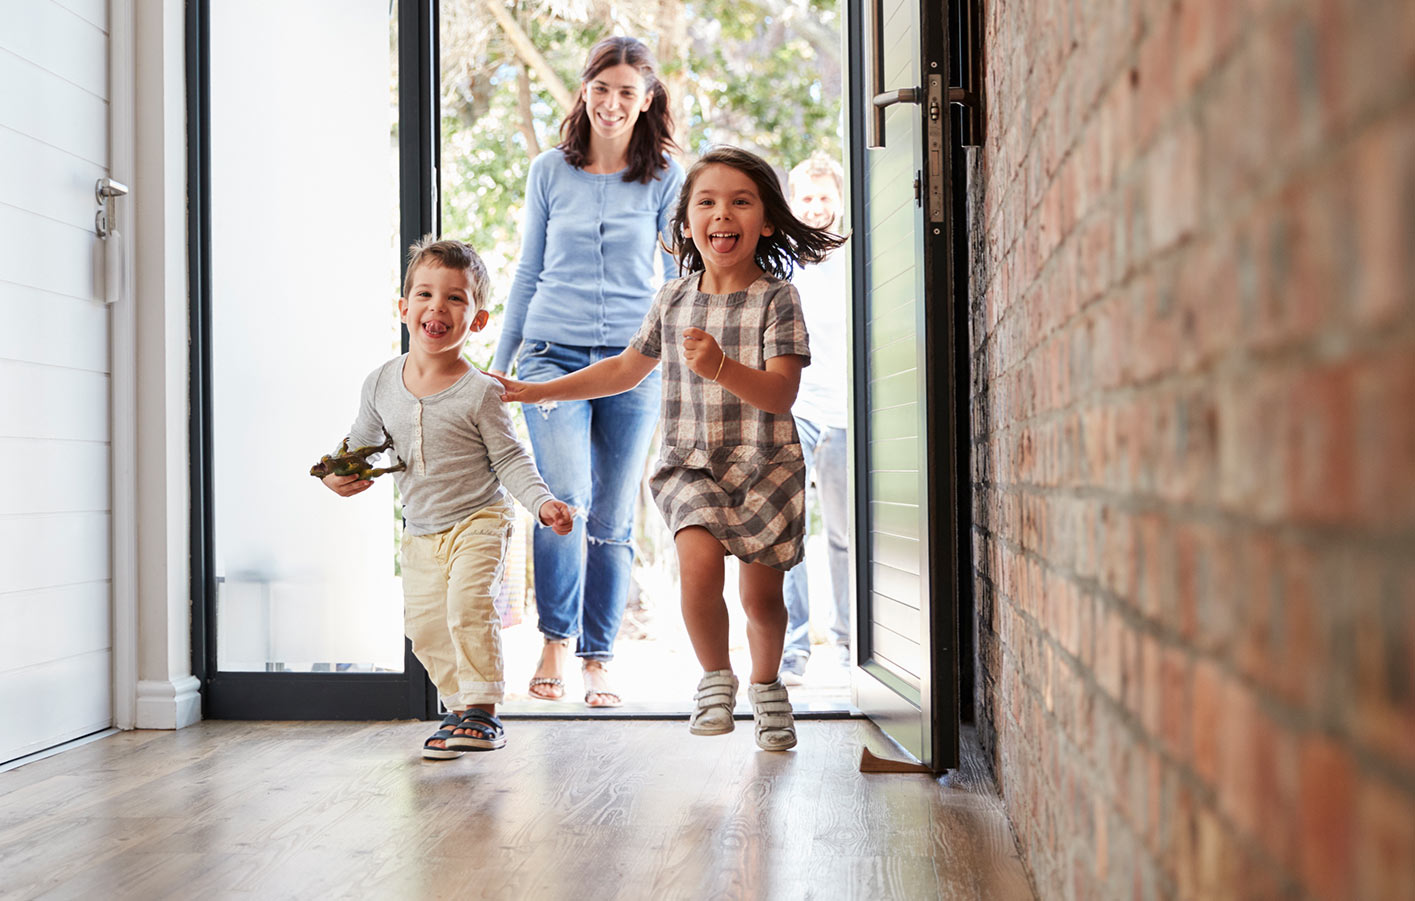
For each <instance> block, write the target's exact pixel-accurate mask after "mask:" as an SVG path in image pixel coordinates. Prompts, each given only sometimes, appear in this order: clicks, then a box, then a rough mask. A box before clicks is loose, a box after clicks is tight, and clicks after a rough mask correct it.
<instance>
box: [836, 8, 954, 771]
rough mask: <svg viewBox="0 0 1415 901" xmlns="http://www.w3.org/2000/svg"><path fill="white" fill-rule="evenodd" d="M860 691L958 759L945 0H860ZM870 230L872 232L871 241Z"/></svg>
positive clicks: (884, 714)
mask: <svg viewBox="0 0 1415 901" xmlns="http://www.w3.org/2000/svg"><path fill="white" fill-rule="evenodd" d="M849 8H850V10H851V12H852V14H853V21H855V22H858V23H861V24H862V25H864V26H865V27H863V28H853V29H851V31H850V35H851V41H852V42H853V45H852V47H851V53H852V57H853V61H854V65H853V66H852V68H853V71H854V73H855V75H856V78H855V82H854V85H853V90H852V96H851V111H852V116H851V132H852V140H853V143H854V151H853V154H852V161H853V166H852V168H853V172H852V178H851V188H852V203H853V205H854V206H853V210H852V213H853V215H854V221H855V223H856V225H855V234H856V235H857V236H858V237H857V240H856V241H855V242H854V245H853V248H852V251H853V253H854V254H855V256H854V258H853V262H854V265H855V270H854V276H855V280H856V281H855V295H856V298H857V302H856V308H855V312H856V318H855V326H856V330H857V331H856V346H857V347H859V348H863V349H864V359H863V360H862V361H861V365H860V366H859V367H858V368H857V370H856V372H855V379H856V392H855V415H854V426H853V433H854V434H855V435H856V436H857V437H856V439H855V448H854V451H855V468H854V472H855V475H856V480H855V488H856V511H857V516H856V520H855V522H856V545H855V548H856V550H855V562H856V572H857V579H858V580H859V582H858V585H857V596H858V598H859V602H860V604H859V611H858V614H859V615H858V620H857V622H858V623H859V625H858V626H857V629H856V631H857V635H856V647H857V648H858V651H857V654H858V658H857V659H858V661H859V663H858V667H857V669H856V671H855V678H854V680H853V690H854V695H855V703H856V705H857V706H858V707H859V708H860V709H861V710H862V711H863V712H864V713H865V714H866V715H867V716H869V717H870V719H871V720H873V721H874V722H875V723H876V724H877V725H878V726H879V727H880V728H881V729H882V730H884V731H885V732H886V733H888V734H889V735H890V736H891V737H892V738H894V740H895V741H897V742H898V743H899V744H900V745H901V746H903V747H904V748H905V749H907V750H908V751H909V752H910V753H912V754H913V755H914V756H916V757H918V758H919V760H921V761H922V762H923V763H925V764H928V765H929V766H931V767H932V768H933V769H934V770H943V769H947V768H949V767H953V766H957V763H958V710H959V707H958V642H957V634H958V625H957V615H958V614H957V609H958V596H959V584H960V583H959V578H960V576H959V558H958V554H957V547H958V540H957V538H956V531H955V529H956V518H957V509H958V492H959V482H958V480H959V472H958V461H957V457H956V455H955V452H954V448H955V447H956V446H957V444H958V440H957V429H958V423H957V422H956V420H955V417H954V415H953V411H952V407H951V403H952V398H953V397H954V387H953V381H952V374H953V372H954V368H955V367H954V364H953V356H952V354H953V346H954V343H953V336H952V331H951V323H952V321H953V320H952V307H951V306H950V294H949V285H950V284H951V282H950V281H949V278H948V266H949V264H950V260H949V257H948V252H947V251H948V247H949V242H950V241H951V231H950V229H951V224H950V222H949V220H948V216H947V211H948V210H949V209H950V205H949V203H948V200H947V193H948V192H947V182H946V179H945V178H944V173H946V172H947V171H948V167H949V159H948V153H947V141H946V132H945V128H946V126H947V123H948V115H947V106H946V100H945V93H944V80H943V79H944V76H943V75H942V74H941V73H945V72H947V71H948V66H947V64H946V58H945V44H944V35H945V34H946V32H945V30H944V23H943V21H942V15H943V13H944V8H943V5H942V4H928V3H921V2H920V0H855V2H853V3H852V4H851V5H850V7H849ZM861 239H862V240H861Z"/></svg>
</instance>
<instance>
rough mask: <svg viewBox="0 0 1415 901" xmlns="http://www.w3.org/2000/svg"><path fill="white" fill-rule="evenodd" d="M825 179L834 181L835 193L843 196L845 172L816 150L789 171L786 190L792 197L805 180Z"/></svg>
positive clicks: (820, 151) (824, 154) (827, 156)
mask: <svg viewBox="0 0 1415 901" xmlns="http://www.w3.org/2000/svg"><path fill="white" fill-rule="evenodd" d="M827 177H829V178H831V179H833V180H834V181H835V190H836V193H838V194H840V195H842V196H844V194H845V170H844V169H841V168H840V164H839V163H837V162H836V161H835V160H833V159H831V158H830V155H829V154H827V153H826V152H825V151H824V150H817V151H816V152H815V153H813V154H811V155H810V156H808V157H806V158H805V159H804V160H801V162H799V163H797V164H796V165H795V166H794V167H793V168H792V169H791V174H790V175H789V176H787V188H788V190H789V191H790V192H791V193H792V194H793V195H794V194H795V193H796V186H797V185H799V184H800V183H801V182H802V181H804V180H805V179H808V178H827Z"/></svg>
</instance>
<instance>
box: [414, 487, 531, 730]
mask: <svg viewBox="0 0 1415 901" xmlns="http://www.w3.org/2000/svg"><path fill="white" fill-rule="evenodd" d="M514 522H515V515H514V513H513V511H512V508H511V504H510V503H507V502H504V501H503V502H498V503H494V504H491V505H489V506H487V507H483V508H482V509H481V510H478V511H477V512H476V513H473V514H472V515H471V516H469V517H467V518H466V519H464V520H462V521H461V522H459V523H457V525H455V526H453V527H452V528H450V529H448V530H447V531H446V532H438V533H436V534H433V535H408V534H404V535H403V546H402V549H401V555H402V565H403V617H404V623H405V626H404V627H405V629H406V630H407V633H408V638H410V639H412V642H413V653H414V654H415V655H417V658H418V660H419V661H421V662H422V665H423V667H424V668H426V669H427V672H428V676H430V677H431V678H432V683H433V684H434V685H436V686H437V695H438V697H439V698H440V699H441V701H442V706H443V707H445V708H446V709H448V710H463V709H465V708H466V707H468V706H470V705H472V704H499V703H500V702H501V699H502V696H503V695H504V694H505V691H506V680H505V676H504V674H503V672H502V661H501V617H500V615H498V614H497V612H496V609H495V607H494V606H493V603H492V601H493V599H494V598H495V597H496V593H497V592H498V591H499V590H500V588H501V577H502V576H503V575H504V574H505V571H506V549H507V547H508V545H509V544H510V540H511V526H512V524H513V523H514Z"/></svg>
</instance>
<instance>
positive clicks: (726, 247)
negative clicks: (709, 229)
mask: <svg viewBox="0 0 1415 901" xmlns="http://www.w3.org/2000/svg"><path fill="white" fill-rule="evenodd" d="M737 238H738V235H737V234H736V233H735V232H716V233H714V234H710V235H708V243H709V244H711V245H712V249H713V252H714V253H731V252H732V248H734V247H736V246H737Z"/></svg>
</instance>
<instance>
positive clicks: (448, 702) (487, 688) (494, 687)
mask: <svg viewBox="0 0 1415 901" xmlns="http://www.w3.org/2000/svg"><path fill="white" fill-rule="evenodd" d="M458 688H459V691H458V692H457V694H455V695H453V696H452V697H450V698H442V699H441V700H442V706H443V707H444V708H446V709H447V710H465V709H466V708H468V707H472V706H474V705H477V704H500V703H501V702H502V700H503V699H504V698H505V697H506V683H505V682H463V683H462V684H461V685H460V686H458Z"/></svg>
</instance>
